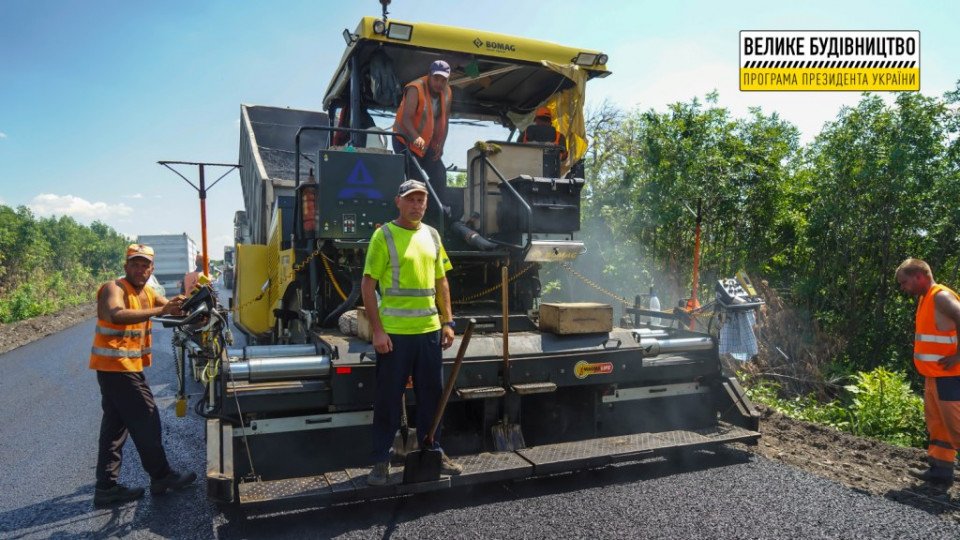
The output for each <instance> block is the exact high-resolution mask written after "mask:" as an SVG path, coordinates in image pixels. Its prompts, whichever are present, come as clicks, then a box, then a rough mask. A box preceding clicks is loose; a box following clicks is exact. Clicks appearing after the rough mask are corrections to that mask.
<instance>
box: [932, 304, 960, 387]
mask: <svg viewBox="0 0 960 540" xmlns="http://www.w3.org/2000/svg"><path fill="white" fill-rule="evenodd" d="M933 303H934V308H935V309H936V311H937V319H938V321H937V322H938V323H939V322H941V321H942V320H943V319H947V320H949V321H950V322H951V323H952V326H953V329H960V301H958V300H957V298H956V297H955V296H953V295H952V294H950V293H949V292H947V291H940V292H939V293H938V294H937V295H936V296H934V297H933ZM947 326H949V325H947ZM937 329H938V330H950V329H951V328H949V327H947V328H943V327H941V325H940V324H937ZM938 363H939V364H940V365H941V366H943V367H944V368H945V369H950V368H952V367H953V366H955V365H957V364H960V353H958V354H954V355H953V356H945V357H943V358H941V359H940V360H939V361H938Z"/></svg>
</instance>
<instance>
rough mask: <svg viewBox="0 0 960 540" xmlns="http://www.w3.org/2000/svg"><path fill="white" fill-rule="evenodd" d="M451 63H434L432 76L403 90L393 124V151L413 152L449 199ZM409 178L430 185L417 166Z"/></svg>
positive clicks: (431, 181)
mask: <svg viewBox="0 0 960 540" xmlns="http://www.w3.org/2000/svg"><path fill="white" fill-rule="evenodd" d="M449 78H450V64H448V63H446V62H444V61H443V60H437V61H435V62H433V63H432V64H430V73H429V74H428V75H425V76H423V77H420V78H419V79H415V80H413V81H411V82H410V83H408V84H407V85H406V86H405V87H404V89H403V101H401V102H400V108H398V109H397V118H396V120H395V121H394V123H393V131H394V132H396V136H394V138H393V149H394V151H395V152H396V153H398V154H403V153H406V150H407V148H409V149H410V152H411V155H412V157H413V159H415V160H416V161H417V163H419V164H420V167H422V168H423V170H424V172H426V173H427V177H428V179H429V181H430V185H431V186H433V189H434V191H436V192H437V194H438V195H439V196H440V200H445V198H444V194H445V193H446V188H447V169H446V167H444V165H443V161H442V160H441V158H442V157H443V145H444V143H446V140H447V129H448V127H449V124H450V107H451V105H452V103H453V92H452V91H451V90H450V87H449V86H448V85H447V82H448V79H449ZM408 171H409V174H408V175H407V177H408V178H412V179H415V180H420V181H422V182H426V181H427V178H423V177H422V176H421V175H420V171H419V170H417V167H415V166H413V164H409V166H408Z"/></svg>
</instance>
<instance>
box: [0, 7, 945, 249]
mask: <svg viewBox="0 0 960 540" xmlns="http://www.w3.org/2000/svg"><path fill="white" fill-rule="evenodd" d="M389 11H390V15H389V16H390V18H395V19H398V20H404V21H410V22H430V23H437V24H446V25H451V26H460V27H465V28H473V29H478V30H485V31H491V32H498V33H503V34H508V35H515V36H522V37H527V38H534V39H543V40H548V41H553V42H557V43H562V44H564V45H569V46H573V47H580V48H585V49H593V50H600V51H602V52H605V53H606V54H608V55H609V58H610V60H609V62H608V63H607V67H608V68H609V69H610V70H611V71H612V72H613V74H612V75H611V76H609V77H607V78H605V79H600V80H596V81H592V82H591V83H590V84H588V86H587V101H588V106H591V105H598V104H599V103H601V102H602V101H603V100H605V99H606V100H609V101H610V102H612V103H614V104H615V105H617V106H619V107H621V108H623V109H625V110H633V109H639V110H649V109H654V110H658V111H663V110H665V109H666V107H667V106H668V104H671V103H676V102H681V101H682V102H687V101H690V100H691V99H692V98H695V97H696V98H699V99H701V100H702V99H703V97H704V96H705V95H706V94H707V93H709V92H711V91H713V90H716V91H718V92H719V102H718V105H719V106H722V107H726V108H728V109H729V110H730V112H731V114H732V115H734V116H735V117H740V116H745V115H746V114H747V110H748V107H761V108H762V110H763V111H764V112H765V113H768V114H769V113H772V112H776V113H778V114H779V115H780V116H781V117H782V118H784V119H786V120H788V121H790V122H792V123H793V124H794V125H796V126H797V127H798V128H799V129H800V131H801V134H802V135H801V138H802V141H804V142H809V141H810V140H812V138H813V137H814V136H815V135H816V134H817V133H818V132H819V131H820V129H821V127H822V126H823V124H824V122H827V121H830V120H832V119H834V118H835V117H836V115H837V113H838V112H839V111H840V109H841V107H843V106H845V105H846V106H850V105H854V104H856V103H857V101H859V99H860V98H861V95H860V94H859V93H857V92H740V90H739V83H738V61H739V32H740V31H741V30H918V31H920V40H921V47H920V51H921V52H920V59H921V64H920V66H921V69H920V84H921V86H920V91H921V93H923V94H925V95H929V96H942V95H943V93H944V92H946V91H949V90H952V89H955V88H956V86H957V81H958V80H960V33H958V32H957V31H956V29H955V24H956V21H958V20H960V3H957V2H953V1H927V2H916V1H915V2H906V1H887V2H882V1H881V2H844V1H841V0H833V1H829V2H826V1H821V0H809V1H807V2H769V1H767V2H735V1H730V2H717V1H716V0H712V1H682V0H677V1H673V2H665V1H661V2H642V1H634V0H618V1H615V0H550V1H549V2H544V1H542V0H537V1H532V0H511V1H509V2H489V1H487V2H475V1H471V2H466V1H460V0H456V1H447V0H429V1H421V0H394V1H393V2H392V3H391V5H390V6H389ZM380 12H381V6H380V3H379V2H378V1H376V0H352V1H350V2H334V1H328V0H273V1H271V2H253V1H244V0H229V1H228V0H200V1H198V0H189V1H186V0H165V1H164V2H130V1H128V0H125V1H115V0H86V1H79V0H77V1H72V0H59V1H57V0H0V204H5V205H7V206H11V207H17V206H20V205H25V206H27V207H29V208H30V209H31V210H32V211H33V212H34V214H35V215H38V216H42V217H47V216H54V215H55V216H64V215H67V216H71V217H73V218H74V219H76V220H77V221H78V222H80V223H83V224H89V223H91V222H93V221H94V220H99V221H101V222H103V223H106V224H107V225H110V226H111V227H113V228H114V229H115V230H117V231H118V232H120V233H121V234H125V235H127V236H129V237H131V238H133V237H136V236H137V235H141V234H180V233H183V232H186V233H187V234H188V235H189V236H190V237H191V238H193V239H194V241H196V243H197V245H198V246H199V245H200V244H201V233H200V229H201V227H200V201H199V197H198V194H197V191H196V190H195V189H194V188H193V187H191V186H190V185H189V184H188V183H187V182H186V181H184V180H183V179H181V178H180V177H179V176H177V175H176V174H174V173H173V172H171V171H170V170H168V169H166V168H164V167H162V166H160V165H158V164H157V161H161V160H169V161H190V162H212V163H237V161H238V149H239V139H240V128H239V117H240V105H241V104H242V103H244V104H255V105H271V106H280V107H291V108H298V109H307V110H320V109H321V101H322V98H323V94H324V92H325V90H326V88H327V85H328V83H329V80H330V77H331V76H332V74H333V71H334V69H335V68H336V66H337V63H338V62H339V60H340V57H341V55H342V53H343V49H344V41H343V37H342V36H341V33H342V32H343V30H344V29H345V28H349V29H350V30H351V31H352V30H354V29H355V28H356V26H357V24H358V23H359V21H360V18H361V17H363V16H365V15H373V16H379V15H380ZM887 97H892V95H887ZM454 152H455V150H454V149H451V148H449V145H448V148H447V149H446V152H445V159H446V158H448V157H449V156H451V154H454ZM461 153H462V154H463V158H464V159H455V160H454V161H461V162H462V161H465V155H466V154H465V151H463V152H461ZM461 164H462V163H461ZM178 170H179V171H180V173H181V174H183V175H184V176H185V177H186V178H188V179H190V180H191V181H193V183H194V184H196V183H197V178H198V173H197V168H196V167H180V168H178ZM222 172H223V169H216V168H213V169H208V171H207V173H206V179H207V185H208V188H209V190H208V195H207V200H206V215H207V242H208V249H209V251H210V256H211V258H213V259H219V258H222V254H223V246H225V245H229V244H232V243H233V215H234V213H235V212H236V211H237V210H241V209H243V199H242V193H241V188H240V179H239V175H238V174H237V173H236V172H232V173H230V174H229V175H227V176H226V177H224V178H223V179H222V180H220V182H219V183H217V184H216V185H214V186H213V187H212V188H210V187H209V186H210V184H211V183H212V182H213V181H214V180H215V179H216V178H218V177H219V176H220V174H222Z"/></svg>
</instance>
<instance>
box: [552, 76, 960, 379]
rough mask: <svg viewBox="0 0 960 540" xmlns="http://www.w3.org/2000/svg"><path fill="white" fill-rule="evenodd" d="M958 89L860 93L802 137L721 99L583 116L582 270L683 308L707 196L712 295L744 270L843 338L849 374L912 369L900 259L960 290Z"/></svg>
mask: <svg viewBox="0 0 960 540" xmlns="http://www.w3.org/2000/svg"><path fill="white" fill-rule="evenodd" d="M958 95H960V92H956V91H955V92H951V93H948V94H947V95H945V96H943V97H940V98H936V97H927V96H923V95H921V94H919V93H913V92H911V93H900V94H897V95H896V96H895V98H893V99H892V100H891V99H889V98H888V99H887V100H885V99H883V98H881V97H880V96H879V95H875V94H864V95H863V96H862V98H861V100H860V102H859V103H858V104H857V106H855V107H846V108H843V109H841V110H840V111H839V112H838V114H837V116H836V118H835V119H834V120H833V121H831V122H828V123H826V124H825V125H824V127H823V129H822V131H821V132H820V133H819V134H818V135H817V136H816V137H815V139H814V140H813V141H812V142H811V143H809V144H806V145H802V144H800V142H799V134H798V131H797V129H796V127H794V126H793V125H792V124H790V123H789V122H787V121H785V120H783V119H781V118H780V117H779V116H778V115H777V114H776V113H772V114H766V113H764V112H763V111H762V110H760V109H752V110H751V112H750V115H749V117H748V118H733V117H732V116H731V114H730V112H729V111H728V110H727V109H725V108H723V107H721V106H719V104H718V99H719V98H718V96H717V95H716V94H711V95H708V96H706V99H705V101H701V100H699V99H692V100H690V101H689V102H682V103H675V104H673V105H670V106H669V107H668V108H667V110H665V111H654V110H647V111H642V110H633V111H623V110H620V109H617V108H616V107H614V106H612V105H610V104H609V103H605V104H603V105H601V106H600V107H598V108H597V109H596V110H592V111H590V112H589V114H588V131H589V133H588V135H589V137H590V140H591V141H592V144H591V147H590V149H589V150H588V153H587V155H586V171H587V177H588V178H587V182H586V188H585V189H584V193H585V196H584V201H583V210H582V211H583V231H582V233H583V236H584V237H585V241H586V243H587V246H588V249H589V252H590V253H591V254H592V256H591V257H580V258H579V259H578V260H577V261H576V262H575V264H574V265H573V266H574V268H575V269H576V270H577V271H578V272H580V273H582V274H584V275H585V276H587V277H588V278H589V279H591V280H592V281H595V282H597V283H601V284H603V285H604V286H605V287H606V288H608V289H609V290H610V291H611V292H613V293H614V294H616V295H618V296H620V297H622V298H626V299H632V298H634V296H635V295H636V294H638V293H646V292H647V291H648V288H649V287H650V286H653V287H655V288H656V291H657V293H658V296H659V297H660V299H661V302H662V304H663V305H664V306H665V307H672V306H674V305H676V304H677V302H678V301H679V300H682V299H684V298H687V297H689V296H690V287H691V285H690V283H691V281H692V267H693V254H694V249H693V246H694V234H695V219H694V216H693V214H692V210H693V209H695V208H696V201H697V199H700V200H702V209H703V222H702V233H701V259H700V280H699V284H698V286H699V289H698V297H699V298H700V300H701V301H706V300H710V299H712V298H713V289H712V284H713V283H714V282H715V280H716V279H719V278H721V277H729V276H732V275H733V274H734V273H735V272H736V271H737V270H739V269H741V268H742V269H745V270H747V272H748V273H749V274H750V275H751V276H753V277H754V279H755V280H756V279H764V280H766V281H768V282H769V283H770V285H771V286H772V287H774V288H775V289H777V290H778V291H781V292H782V293H784V295H785V296H787V297H789V298H790V299H791V300H792V301H793V303H794V304H795V307H797V308H798V309H800V310H801V311H802V312H804V313H806V314H807V316H808V318H809V319H810V321H811V323H812V324H815V325H816V326H817V327H818V328H819V329H820V330H823V331H826V332H827V334H828V335H834V336H838V337H842V338H843V341H844V342H845V343H846V344H847V345H846V348H845V350H844V351H843V354H842V358H838V359H836V360H837V361H839V362H840V363H841V364H842V367H841V368H840V370H841V372H845V373H847V374H849V373H853V372H855V371H858V370H863V371H869V370H872V369H873V368H875V367H877V366H885V367H889V368H893V369H903V368H904V367H905V366H907V365H909V359H910V354H911V351H912V344H913V341H912V337H911V336H912V328H913V326H912V325H913V318H912V317H913V313H912V312H913V309H914V305H915V301H914V300H913V299H911V298H908V297H906V296H904V295H902V294H901V293H900V292H899V291H898V290H897V283H896V281H895V280H894V279H893V278H894V271H895V269H896V267H897V266H898V265H899V263H900V262H901V261H902V260H903V259H905V258H907V257H918V258H922V259H924V260H926V261H927V262H928V263H930V265H931V266H932V267H933V269H934V276H935V278H936V279H937V280H938V281H939V282H943V283H945V284H947V285H948V286H952V287H954V288H956V287H958V286H960V276H958V272H960V256H958V252H957V250H956V249H955V248H954V246H956V245H958V240H960V238H958V234H960V213H958V212H957V211H956V209H957V208H958V207H960V182H958V181H957V180H958V173H960V159H958V158H960V140H958V137H957V135H958V132H960V115H958V112H957V103H958V101H960V100H958ZM553 277H554V279H555V280H556V281H555V282H554V283H553V284H552V285H553V286H554V287H555V288H556V289H571V288H572V287H571V286H570V285H569V284H566V283H564V279H566V278H564V277H563V276H562V272H555V274H553ZM546 281H549V279H547V280H546ZM608 301H609V299H608ZM841 374H843V373H841Z"/></svg>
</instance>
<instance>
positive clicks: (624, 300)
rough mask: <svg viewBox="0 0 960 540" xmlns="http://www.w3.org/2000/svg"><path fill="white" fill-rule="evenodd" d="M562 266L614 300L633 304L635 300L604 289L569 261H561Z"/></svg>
mask: <svg viewBox="0 0 960 540" xmlns="http://www.w3.org/2000/svg"><path fill="white" fill-rule="evenodd" d="M560 266H562V267H564V268H565V269H566V270H567V271H568V272H570V273H571V274H573V275H574V276H577V277H578V278H580V280H581V281H583V282H584V283H586V284H587V285H589V286H591V287H593V288H594V289H596V290H598V291H600V292H601V293H603V294H605V295H607V296H609V297H610V298H613V299H614V300H617V301H619V302H621V303H623V304H633V300H627V299H626V298H621V297H619V296H617V295H615V294H613V293H612V292H610V291H608V290H606V289H604V288H603V287H601V286H600V285H597V284H596V283H594V282H592V281H590V279H589V278H587V277H586V276H584V275H583V274H581V273H580V272H577V271H576V270H574V269H573V268H572V267H571V266H570V265H569V264H567V263H560Z"/></svg>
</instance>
